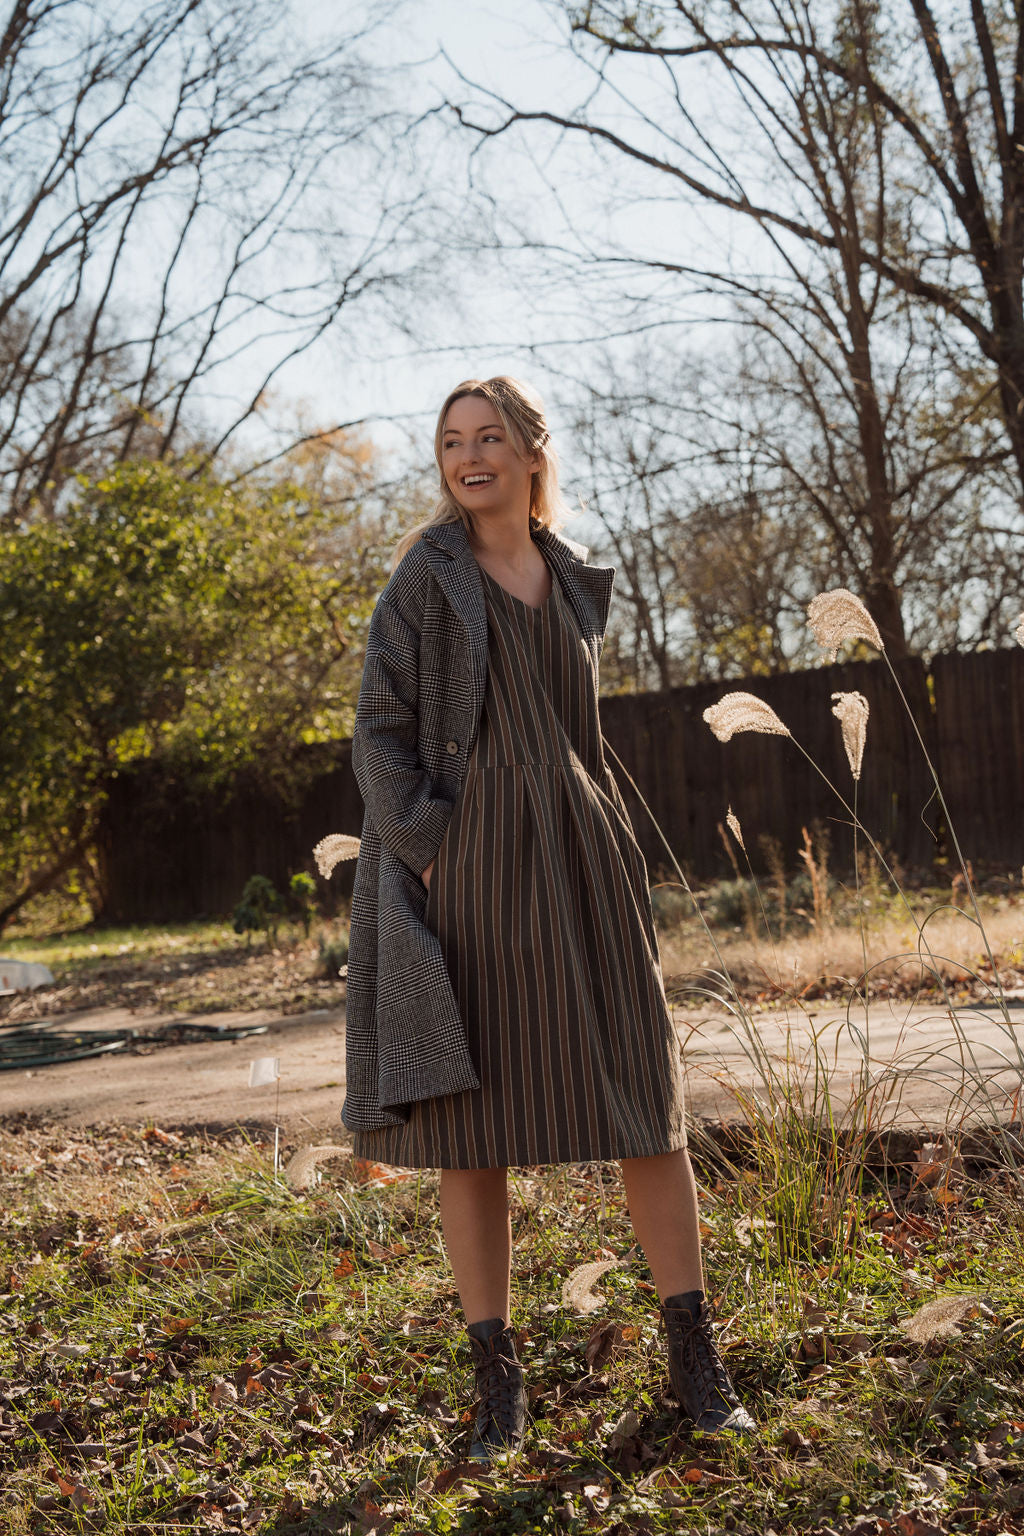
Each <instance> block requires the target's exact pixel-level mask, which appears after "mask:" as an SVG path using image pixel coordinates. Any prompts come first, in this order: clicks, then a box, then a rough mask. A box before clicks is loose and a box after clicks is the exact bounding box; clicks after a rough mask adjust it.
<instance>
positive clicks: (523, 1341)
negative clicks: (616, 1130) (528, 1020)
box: [0, 1120, 1024, 1536]
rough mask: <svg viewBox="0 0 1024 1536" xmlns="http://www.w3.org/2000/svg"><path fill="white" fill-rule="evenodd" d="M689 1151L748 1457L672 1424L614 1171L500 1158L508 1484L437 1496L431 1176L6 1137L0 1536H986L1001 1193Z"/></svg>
mask: <svg viewBox="0 0 1024 1536" xmlns="http://www.w3.org/2000/svg"><path fill="white" fill-rule="evenodd" d="M807 1145H809V1144H805V1147H804V1152H805V1153H806V1146H807ZM692 1152H693V1156H694V1162H695V1166H696V1167H697V1168H698V1172H699V1174H700V1177H701V1182H702V1192H701V1212H702V1217H703V1221H704V1252H705V1261H706V1272H707V1283H708V1289H709V1292H710V1293H711V1294H712V1295H713V1296H714V1297H715V1298H716V1302H717V1310H718V1316H719V1325H718V1328H719V1340H720V1344H721V1347H722V1349H723V1353H724V1355H725V1358H726V1360H727V1362H728V1364H729V1367H730V1371H731V1372H732V1375H733V1377H734V1380H735V1381H736V1384H737V1387H738V1389H739V1391H740V1394H741V1397H742V1398H743V1400H744V1402H745V1403H746V1404H747V1405H748V1406H749V1407H750V1409H751V1411H752V1412H753V1413H754V1414H755V1416H756V1417H757V1419H758V1421H759V1424H760V1427H761V1438H760V1440H759V1442H758V1443H756V1444H753V1445H744V1444H737V1445H732V1444H726V1445H720V1444H718V1443H717V1442H716V1441H714V1440H709V1439H707V1438H705V1437H702V1436H700V1435H696V1434H694V1435H692V1436H691V1435H689V1434H688V1433H687V1431H686V1429H685V1427H683V1426H682V1425H681V1424H680V1422H679V1419H678V1414H677V1410H676V1405H675V1403H674V1400H673V1399H672V1398H671V1396H670V1394H669V1392H668V1382H667V1376H666V1370H665V1357H664V1340H663V1334H662V1333H661V1331H660V1328H659V1322H658V1314H657V1310H656V1296H655V1293H654V1291H653V1288H652V1286H651V1283H650V1275H649V1273H648V1271H647V1267H646V1264H645V1262H644V1259H643V1255H642V1254H641V1253H639V1252H638V1251H637V1250H636V1249H635V1248H634V1247H633V1236H632V1229H631V1227H630V1224H629V1220H628V1214H627V1212H626V1209H625V1205H624V1199H623V1195H622V1190H621V1184H620V1182H619V1179H618V1174H617V1170H616V1169H615V1167H614V1165H605V1166H604V1167H603V1168H602V1169H601V1170H598V1169H597V1168H596V1167H595V1166H581V1167H576V1166H571V1167H564V1168H563V1167H559V1168H543V1169H520V1170H516V1171H515V1173H514V1175H513V1178H512V1181H511V1199H512V1217H513V1230H514V1235H515V1261H514V1272H513V1287H514V1289H513V1312H514V1317H513V1321H514V1323H515V1324H516V1326H517V1327H518V1328H519V1330H520V1345H521V1350H520V1352H521V1354H522V1357H523V1359H524V1361H525V1364H526V1371H527V1378H528V1386H529V1399H530V1424H529V1437H528V1441H527V1448H526V1450H525V1452H524V1454H523V1455H522V1456H520V1457H519V1458H518V1460H517V1461H516V1462H514V1463H513V1464H512V1466H511V1467H509V1468H507V1469H503V1470H500V1471H491V1472H487V1473H481V1472H476V1473H473V1474H467V1473H466V1469H465V1468H462V1469H461V1470H460V1465H459V1464H460V1462H461V1461H462V1459H463V1457H464V1455H465V1453H466V1450H467V1448H468V1443H469V1435H470V1421H471V1418H472V1406H473V1397H472V1370H471V1366H470V1359H469V1351H468V1347H467V1344H466V1340H465V1334H464V1331H463V1325H464V1319H463V1317H462V1313H461V1308H460V1306H459V1303H458V1298H457V1296H456V1293H455V1291H454V1289H453V1286H452V1284H451V1277H450V1272H449V1269H448V1265H447V1261H446V1258H445V1254H444V1248H443V1243H442V1238H441V1231H440V1225H439V1220H438V1214H437V1200H436V1190H437V1175H436V1173H433V1172H429V1173H423V1174H416V1173H412V1174H410V1173H407V1172H403V1173H402V1176H400V1177H395V1178H389V1174H394V1173H397V1172H398V1171H397V1170H391V1171H388V1170H384V1171H383V1176H382V1177H376V1178H375V1177H374V1172H375V1171H374V1169H373V1168H372V1167H371V1168H367V1167H365V1166H360V1165H357V1164H356V1163H354V1162H353V1161H352V1160H351V1159H348V1158H346V1159H339V1160H338V1161H336V1162H334V1163H328V1164H324V1165H322V1169H323V1171H322V1175H321V1179H320V1182H319V1183H318V1184H316V1185H315V1186H314V1187H312V1188H310V1189H308V1190H306V1191H304V1192H297V1191H294V1190H292V1189H291V1188H290V1187H289V1186H288V1185H287V1184H286V1183H285V1182H284V1181H283V1180H282V1179H281V1178H280V1177H275V1176H274V1172H273V1168H272V1162H271V1153H270V1149H269V1147H268V1146H266V1145H262V1144H260V1143H257V1142H253V1141H249V1140H247V1139H246V1138H245V1137H243V1136H241V1135H238V1134H232V1133H225V1134H223V1135H218V1136H216V1137H214V1136H211V1135H207V1134H204V1133H199V1132H190V1131H169V1130H163V1129H160V1128H157V1127H154V1126H149V1127H136V1128H119V1129H116V1130H103V1129H100V1130H90V1131H74V1132H69V1131H68V1130H67V1129H66V1128H58V1127H55V1126H48V1125H44V1124H33V1123H31V1122H28V1121H18V1120H15V1121H9V1122H8V1124H7V1126H6V1128H5V1129H4V1130H3V1131H2V1132H0V1197H2V1199H3V1201H4V1205H5V1210H6V1221H5V1224H4V1230H3V1235H2V1238H0V1292H2V1293H3V1294H2V1309H0V1460H2V1462H3V1465H4V1468H5V1473H4V1477H3V1480H2V1487H3V1491H2V1494H0V1525H2V1526H3V1528H4V1529H5V1531H9V1532H11V1533H12V1536H17V1533H21V1532H36V1531H54V1530H62V1531H63V1530H68V1531H72V1530H94V1529H106V1530H111V1531H115V1530H116V1531H131V1532H133V1533H136V1532H138V1533H146V1532H162V1531H171V1530H179V1529H181V1528H182V1527H192V1528H196V1529H199V1530H207V1529H209V1530H224V1529H227V1530H238V1531H260V1532H262V1531H267V1532H271V1531H273V1532H291V1531H294V1532H309V1533H313V1532H321V1531H323V1532H326V1531H348V1530H351V1531H355V1532H369V1531H380V1532H389V1531H394V1532H409V1533H413V1532H450V1531H459V1532H462V1531H488V1532H514V1531H515V1532H520V1531H568V1532H584V1531H588V1532H589V1531H606V1532H615V1533H618V1536H625V1533H626V1532H627V1531H628V1532H634V1531H641V1532H670V1531H691V1530H692V1531H698V1532H708V1533H711V1532H716V1533H717V1532H725V1531H730V1532H741V1533H742V1532H758V1533H761V1532H764V1531H767V1530H769V1529H774V1530H775V1531H777V1532H780V1533H781V1532H789V1531H793V1532H797V1531H799V1532H819V1533H822V1536H825V1533H827V1532H829V1531H833V1532H844V1533H847V1532H848V1533H857V1536H868V1533H871V1536H875V1533H877V1536H893V1533H899V1536H928V1533H929V1532H931V1531H942V1532H946V1531H960V1530H962V1531H967V1530H970V1531H979V1532H981V1531H984V1532H986V1533H996V1532H1001V1531H1012V1530H1019V1529H1020V1527H1021V1523H1022V1521H1024V1369H1022V1363H1021V1340H1022V1336H1024V1253H1022V1249H1024V1241H1022V1239H1024V1216H1022V1211H1021V1204H1020V1201H1019V1196H1018V1195H1017V1194H1016V1193H1015V1185H1014V1184H1013V1183H1012V1181H1011V1180H1010V1179H1009V1178H1008V1176H1007V1174H1005V1173H1004V1172H1003V1171H1001V1170H1000V1169H999V1168H998V1167H994V1166H993V1167H991V1168H984V1169H983V1168H980V1167H979V1168H972V1167H970V1166H968V1168H967V1170H966V1172H965V1174H964V1175H963V1176H962V1177H961V1178H960V1179H959V1180H958V1181H957V1187H956V1188H955V1190H954V1189H952V1188H951V1186H950V1185H949V1183H948V1182H947V1183H946V1184H944V1185H943V1186H942V1187H941V1188H938V1187H935V1188H924V1187H921V1185H920V1183H918V1184H917V1185H916V1186H914V1187H912V1186H911V1181H910V1179H909V1177H902V1178H900V1177H896V1175H895V1174H893V1175H892V1176H891V1177H890V1178H889V1179H888V1181H883V1179H882V1178H881V1177H879V1176H877V1175H876V1174H873V1173H869V1172H868V1171H867V1170H865V1169H855V1170H849V1169H847V1170H840V1169H839V1168H838V1167H837V1166H835V1164H832V1165H828V1164H826V1165H825V1166H824V1167H822V1168H817V1169H812V1168H810V1167H804V1168H800V1167H798V1166H795V1165H794V1163H793V1162H792V1161H788V1162H787V1161H786V1160H784V1159H779V1160H777V1162H776V1163H775V1164H773V1163H772V1162H771V1161H770V1160H769V1159H768V1158H767V1157H766V1156H765V1155H764V1152H763V1150H758V1148H757V1146H756V1144H755V1145H753V1147H752V1149H751V1152H750V1155H749V1157H748V1158H747V1160H746V1165H745V1166H738V1165H737V1161H736V1160H734V1162H733V1163H728V1162H726V1161H725V1159H724V1158H723V1157H722V1156H721V1155H719V1154H718V1153H717V1152H716V1150H715V1146H714V1144H713V1143H712V1142H711V1141H710V1140H704V1139H703V1138H702V1137H701V1136H700V1135H699V1134H696V1133H695V1135H694V1138H693V1146H692ZM599 1171H600V1173H601V1175H602V1177H601V1180H600V1181H599V1179H598V1173H599ZM377 1172H378V1174H379V1173H380V1171H379V1170H378V1171H377ZM798 1186H800V1187H799V1188H798ZM609 1256H615V1257H618V1258H626V1259H628V1261H629V1262H628V1263H627V1264H626V1265H625V1267H623V1268H620V1269H614V1270H611V1271H610V1272H609V1273H608V1274H607V1275H605V1277H604V1278H603V1279H602V1280H601V1281H600V1282H599V1283H598V1294H599V1295H600V1297H601V1305H600V1306H599V1307H598V1309H597V1310H596V1311H594V1312H592V1313H590V1314H588V1315H579V1314H578V1313H577V1312H575V1311H574V1310H573V1309H572V1307H571V1306H567V1305H566V1304H565V1303H564V1302H563V1286H564V1284H565V1282H566V1281H567V1280H568V1278H569V1277H570V1275H571V1274H572V1273H573V1271H574V1270H575V1269H576V1268H577V1267H578V1266H579V1265H581V1264H583V1263H586V1262H590V1261H592V1260H594V1259H596V1258H600V1257H609ZM936 1302H943V1303H944V1306H943V1307H940V1308H938V1309H935V1308H934V1307H933V1308H932V1310H933V1312H936V1310H937V1316H936V1318H935V1319H934V1320H933V1321H932V1323H931V1324H929V1323H928V1317H929V1313H928V1312H923V1313H922V1308H925V1307H926V1306H928V1305H929V1304H934V1303H936ZM915 1317H917V1318H918V1322H917V1324H916V1330H917V1331H916V1333H915V1332H914V1331H913V1330H914V1328H915V1324H914V1323H913V1322H910V1328H911V1332H908V1331H907V1325H908V1321H909V1320H911V1319H913V1318H915ZM922 1319H923V1321H922Z"/></svg>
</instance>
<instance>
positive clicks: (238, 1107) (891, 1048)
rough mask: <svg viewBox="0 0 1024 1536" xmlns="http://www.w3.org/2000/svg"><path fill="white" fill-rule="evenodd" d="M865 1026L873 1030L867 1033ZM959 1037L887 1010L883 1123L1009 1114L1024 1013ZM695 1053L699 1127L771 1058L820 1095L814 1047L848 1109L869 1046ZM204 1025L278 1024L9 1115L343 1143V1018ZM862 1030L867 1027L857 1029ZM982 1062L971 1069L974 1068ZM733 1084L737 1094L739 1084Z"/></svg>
mask: <svg viewBox="0 0 1024 1536" xmlns="http://www.w3.org/2000/svg"><path fill="white" fill-rule="evenodd" d="M862 1018H863V1016H861V1026H862ZM958 1018H959V1023H960V1030H961V1034H962V1036H963V1037H964V1038H966V1040H967V1041H968V1042H969V1045H968V1048H967V1059H968V1067H969V1071H968V1073H967V1075H966V1076H965V1074H964V1071H963V1069H962V1067H961V1055H962V1054H963V1048H962V1045H961V1043H960V1042H958V1040H957V1034H956V1031H955V1030H954V1028H953V1025H952V1023H951V1022H950V1020H949V1018H948V1016H947V1015H946V1014H945V1013H943V1012H942V1011H941V1010H939V1009H937V1008H935V1007H930V1008H929V1007H920V1006H907V1005H892V1004H889V1003H880V1004H878V1005H877V1006H874V1005H873V1007H872V1011H871V1033H870V1059H871V1062H872V1072H873V1080H874V1082H875V1095H876V1119H877V1122H878V1123H879V1125H890V1124H900V1125H903V1126H906V1127H908V1128H909V1127H911V1126H923V1127H928V1128H929V1129H932V1130H936V1129H939V1128H940V1127H941V1126H942V1125H943V1124H944V1123H946V1121H947V1117H950V1118H951V1119H953V1120H955V1119H958V1118H959V1117H960V1115H961V1113H963V1112H964V1111H967V1112H968V1115H969V1117H970V1118H977V1119H983V1120H988V1121H991V1119H992V1118H993V1111H992V1107H991V1104H990V1103H987V1102H986V1098H985V1094H984V1093H983V1092H979V1090H978V1089H977V1088H976V1086H975V1082H976V1080H978V1079H980V1080H981V1081H982V1082H984V1084H985V1085H986V1088H987V1090H988V1093H989V1094H990V1095H991V1103H992V1104H996V1105H997V1107H998V1110H999V1112H1000V1113H1001V1114H1002V1115H1006V1116H1007V1117H1009V1116H1008V1096H1012V1094H1013V1092H1014V1090H1015V1089H1017V1090H1019V1089H1020V1088H1021V1085H1022V1083H1024V1004H1022V1003H1020V1002H1017V1003H1015V1004H1014V1005H1012V1007H1011V1013H1010V1018H1011V1021H1012V1022H1011V1024H1010V1025H1009V1026H1007V1025H1006V1024H1005V1023H1004V1022H1001V1021H1000V1019H999V1016H998V1013H997V1011H996V1010H994V1009H984V1010H983V1009H978V1008H975V1007H970V1008H961V1009H958ZM181 1019H182V1016H181V1015H180V1014H174V1015H169V1014H158V1013H145V1012H138V1013H129V1012H128V1011H127V1010H125V1009H121V1008H102V1009H96V1010H93V1011H91V1012H88V1013H83V1014H78V1015H76V1016H74V1017H62V1018H61V1019H60V1020H59V1021H58V1023H57V1025H56V1026H55V1027H59V1028H60V1029H61V1030H64V1029H69V1028H74V1029H75V1030H76V1031H86V1032H87V1031H90V1030H101V1029H108V1030H109V1029H118V1028H124V1027H132V1028H135V1029H139V1030H145V1029H147V1028H150V1027H156V1026H159V1025H162V1024H167V1023H180V1022H181ZM676 1019H677V1028H678V1031H679V1037H680V1043H681V1045H682V1048H683V1061H684V1067H685V1074H686V1087H687V1094H688V1104H689V1108H690V1113H691V1114H692V1115H693V1116H695V1117H699V1118H714V1119H717V1118H719V1117H722V1118H724V1119H730V1118H733V1117H734V1116H735V1115H737V1114H738V1113H739V1108H738V1104H737V1099H736V1094H735V1087H736V1086H740V1087H743V1088H745V1089H748V1090H749V1089H756V1088H757V1086H758V1085H759V1084H760V1083H761V1081H762V1076H761V1073H760V1072H759V1071H758V1070H757V1069H756V1067H755V1066H754V1064H753V1062H754V1058H755V1057H756V1054H757V1051H758V1050H761V1051H764V1052H765V1053H766V1055H767V1057H768V1058H770V1059H771V1060H772V1061H773V1062H774V1063H775V1068H776V1070H777V1071H779V1072H782V1073H783V1074H784V1073H785V1071H786V1067H785V1062H786V1058H787V1053H788V1055H789V1057H790V1059H791V1060H792V1061H793V1062H794V1063H803V1066H796V1065H794V1066H793V1067H792V1068H790V1073H791V1077H792V1078H793V1079H794V1080H797V1081H804V1082H805V1083H808V1084H810V1085H812V1086H813V1056H814V1052H813V1048H812V1046H811V1040H812V1037H813V1036H815V1035H816V1036H817V1039H818V1050H819V1056H820V1059H821V1060H823V1061H824V1062H825V1063H827V1066H828V1070H829V1075H830V1081H831V1084H832V1095H833V1100H834V1101H835V1102H836V1103H837V1104H838V1103H842V1102H843V1101H844V1099H845V1098H846V1097H847V1096H848V1094H849V1091H850V1086H851V1084H852V1083H853V1082H854V1080H855V1079H857V1078H858V1077H859V1072H860V1064H861V1061H862V1046H861V1044H860V1042H859V1041H858V1040H857V1039H856V1038H855V1035H854V1032H853V1031H852V1030H851V1028H850V1025H849V1023H848V1021H847V1019H846V1016H845V1014H844V1013H841V1012H839V1011H838V1010H835V1009H829V1008H828V1007H822V1006H819V1005H812V1006H811V1007H810V1008H809V1009H808V1011H807V1013H806V1014H805V1013H802V1012H798V1011H796V1010H791V1011H790V1014H789V1016H788V1017H787V1016H786V1015H784V1014H781V1013H779V1012H776V1011H772V1012H766V1013H761V1014H758V1015H754V1016H753V1024H754V1033H753V1035H751V1036H748V1035H746V1034H744V1033H741V1032H740V1031H739V1030H738V1029H737V1027H736V1026H735V1025H734V1024H732V1023H731V1022H730V1021H729V1018H728V1017H727V1015H725V1014H724V1013H721V1012H718V1013H716V1012H712V1011H710V1010H709V1011H704V1012H702V1013H699V1014H695V1013H693V1012H691V1011H689V1010H687V1011H686V1013H685V1014H684V1013H683V1010H681V1009H679V1010H677V1012H676ZM202 1022H203V1023H204V1024H212V1023H219V1024H227V1025H239V1024H241V1025H247V1024H254V1023H260V1024H265V1025H266V1026H267V1030H266V1033H265V1034H262V1035H254V1036H249V1037H247V1038H245V1039H242V1040H235V1041H225V1040H213V1041H205V1040H204V1041H201V1042H197V1043H188V1044H182V1045H157V1044H153V1045H152V1046H146V1045H143V1046H142V1048H141V1049H142V1052H143V1053H142V1054H135V1053H133V1054H127V1053H115V1054H112V1055H110V1056H106V1057H99V1058H94V1059H91V1060H85V1061H77V1062H69V1063H66V1064H63V1065H57V1066H49V1067H37V1068H34V1069H31V1070H24V1069H18V1070H16V1071H7V1072H0V1117H2V1116H7V1115H10V1114H11V1113H13V1112H15V1111H18V1110H24V1111H29V1112H32V1113H35V1114H42V1115H45V1116H47V1117H49V1118H53V1119H57V1120H64V1121H67V1122H68V1123H69V1124H78V1125H89V1124H109V1123H111V1122H115V1123H116V1122H125V1121H128V1122H136V1123H138V1122H140V1121H143V1122H144V1121H147V1120H152V1121H154V1122H156V1123H157V1124H160V1125H183V1124H211V1123H218V1124H223V1123H225V1122H231V1123H233V1122H241V1123H243V1124H253V1125H261V1126H270V1125H272V1124H273V1123H274V1120H275V1114H276V1116H277V1122H278V1123H279V1124H280V1125H281V1126H282V1127H283V1128H284V1129H286V1130H287V1131H288V1133H289V1134H290V1135H293V1136H304V1137H308V1138H309V1140H311V1141H315V1140H331V1141H335V1142H338V1143H339V1144H345V1140H346V1138H347V1133H346V1132H345V1131H344V1129H343V1127H342V1125H341V1122H340V1119H339V1114H340V1110H341V1103H342V1099H343V1098H344V1091H345V1010H344V1008H337V1009H320V1010H318V1011H317V1012H315V1013H307V1014H300V1015H293V1016H289V1017H282V1016H281V1015H275V1014H273V1013H270V1012H263V1013H259V1012H248V1013H230V1014H227V1013H225V1014H215V1015H210V1014H207V1015H204V1016H203V1018H202ZM852 1023H853V1024H854V1025H855V1026H856V1025H857V1024H858V1020H857V1019H856V1016H854V1017H853V1020H852ZM972 1054H973V1065H972V1063H971V1061H970V1056H971V1055H972ZM259 1056H277V1057H279V1058H280V1063H281V1078H280V1095H279V1098H278V1091H277V1088H276V1087H273V1086H270V1087H262V1088H250V1087H249V1086H248V1082H249V1062H250V1060H252V1059H253V1058H254V1057H259ZM730 1084H732V1086H730Z"/></svg>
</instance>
